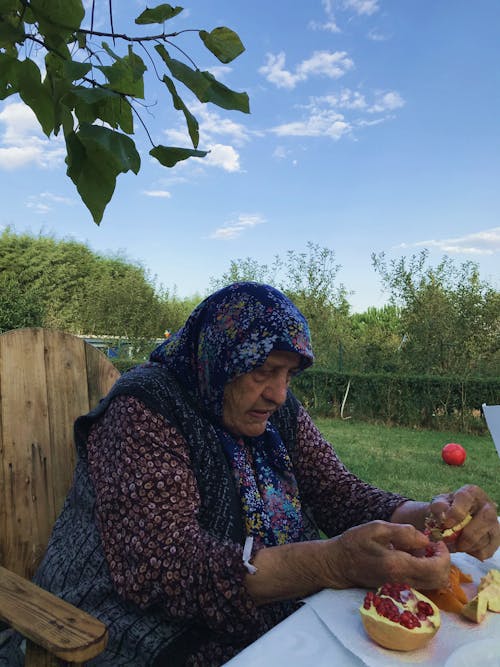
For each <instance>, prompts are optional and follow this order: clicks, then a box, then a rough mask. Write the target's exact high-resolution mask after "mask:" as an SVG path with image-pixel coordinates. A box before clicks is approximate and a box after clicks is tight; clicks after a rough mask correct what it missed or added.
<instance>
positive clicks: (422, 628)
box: [359, 584, 441, 651]
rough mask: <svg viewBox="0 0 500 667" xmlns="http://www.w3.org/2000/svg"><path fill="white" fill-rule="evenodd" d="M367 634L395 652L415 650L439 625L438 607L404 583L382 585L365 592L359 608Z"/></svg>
mask: <svg viewBox="0 0 500 667" xmlns="http://www.w3.org/2000/svg"><path fill="white" fill-rule="evenodd" d="M359 611H360V613H361V619H362V621H363V625H364V627H365V630H366V632H367V633H368V635H369V636H370V637H371V638H372V639H373V641H375V642H376V643H377V644H380V646H383V647H384V648H389V649H392V650H394V651H414V650H415V649H418V648H422V647H423V646H425V645H426V644H427V643H428V642H429V641H430V640H431V639H432V638H433V637H434V635H435V634H436V632H437V631H438V630H439V627H440V625H441V616H440V613H439V609H438V608H437V606H436V605H435V604H434V603H433V602H431V600H429V599H428V598H427V597H425V595H422V593H419V592H418V591H416V590H414V589H413V588H410V586H408V585H406V584H384V585H383V586H381V587H380V588H379V589H378V590H377V591H376V592H373V591H368V593H367V594H366V595H365V599H364V601H363V605H362V606H361V607H360V610H359Z"/></svg>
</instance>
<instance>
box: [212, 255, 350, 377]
mask: <svg viewBox="0 0 500 667" xmlns="http://www.w3.org/2000/svg"><path fill="white" fill-rule="evenodd" d="M340 268H341V267H340V265H338V264H336V262H335V253H334V251H333V250H331V249H329V248H321V247H320V246H319V245H316V244H314V243H311V242H309V243H308V244H307V252H301V253H298V252H296V251H294V250H289V251H288V252H287V253H286V256H285V257H284V258H283V257H280V256H279V255H276V256H275V258H274V261H273V263H272V265H271V266H268V265H267V264H258V263H257V262H256V261H255V260H253V259H251V258H249V257H247V258H246V259H238V260H232V261H231V264H230V268H229V271H227V272H226V273H224V274H222V276H221V277H220V278H212V279H211V286H212V288H213V289H217V288H220V287H223V286H224V285H227V284H229V283H231V282H234V281H237V280H255V281H257V282H264V283H268V284H270V285H273V286H274V287H276V288H278V289H280V290H281V291H283V292H284V293H285V294H286V295H287V296H288V297H289V298H290V299H291V300H292V301H293V302H294V303H295V305H296V306H297V307H298V308H300V310H301V311H302V312H303V313H304V315H305V316H306V317H307V319H308V321H309V326H310V329H311V336H312V339H313V345H314V351H315V355H316V361H317V363H318V364H321V365H326V366H331V365H332V364H334V363H336V360H337V354H338V346H339V343H340V341H341V340H342V339H343V338H346V337H347V336H348V315H349V303H348V301H347V292H346V290H345V288H344V286H343V285H342V284H337V282H336V281H337V274H338V271H339V270H340Z"/></svg>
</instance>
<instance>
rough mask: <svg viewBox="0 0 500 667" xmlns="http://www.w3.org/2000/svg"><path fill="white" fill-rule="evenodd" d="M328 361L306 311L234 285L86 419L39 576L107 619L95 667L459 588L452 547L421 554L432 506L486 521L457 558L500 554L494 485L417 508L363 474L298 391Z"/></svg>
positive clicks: (210, 652)
mask: <svg viewBox="0 0 500 667" xmlns="http://www.w3.org/2000/svg"><path fill="white" fill-rule="evenodd" d="M312 362H313V353H312V350H311V343H310V336H309V330H308V326H307V323H306V321H305V319H304V317H303V316H302V314H301V313H300V312H299V311H298V310H297V308H296V307H295V306H294V305H293V304H292V303H291V301H290V300H289V299H287V298H286V297H285V296H284V295H283V294H282V293H281V292H279V291H277V290H276V289H274V288H272V287H270V286H268V285H260V284H257V283H250V282H247V283H235V284H233V285H230V286H229V287H226V288H224V289H222V290H220V291H218V292H216V293H215V294H213V295H212V296H210V297H208V298H207V299H206V300H205V301H203V302H202V303H201V304H200V305H199V306H198V307H197V308H196V309H195V310H194V311H193V313H192V314H191V316H190V317H189V319H188V320H187V322H186V324H185V326H184V327H183V328H182V329H181V330H180V331H179V332H178V333H177V334H175V335H172V336H170V337H169V338H168V339H167V340H166V341H164V342H163V343H162V344H161V345H160V346H159V347H158V348H157V349H156V350H155V351H154V352H153V353H152V355H151V359H150V362H149V363H147V364H145V365H142V366H140V367H137V368H135V369H133V370H132V371H130V372H128V373H126V374H124V375H123V376H122V377H121V378H120V379H119V380H118V382H117V383H116V385H115V386H114V388H113V389H112V391H111V392H110V394H109V395H108V396H107V397H106V399H104V400H103V401H102V402H101V404H100V405H99V406H98V407H97V408H96V409H95V410H94V411H93V412H91V413H89V414H88V415H86V416H84V417H81V418H79V419H78V420H77V422H76V425H75V434H76V443H77V448H78V464H77V470H76V474H75V481H74V485H73V488H72V490H71V492H70V494H69V496H68V499H67V502H66V504H65V507H64V509H63V512H62V514H61V516H60V518H59V520H58V522H57V524H56V526H55V529H54V533H53V536H52V538H51V541H50V544H49V547H48V550H47V554H46V557H45V559H44V561H43V563H42V565H41V567H40V569H39V571H38V573H37V576H36V581H37V582H38V583H39V584H40V585H42V586H44V587H45V588H47V589H49V590H51V591H53V592H55V593H57V594H58V595H60V596H61V597H63V598H66V599H68V600H70V601H71V602H73V603H74V604H76V605H78V606H80V607H82V608H84V609H87V610H88V611H90V612H91V613H92V614H94V615H96V616H98V617H99V618H100V619H102V620H103V621H104V622H105V623H106V624H107V626H108V629H109V635H110V640H109V645H108V648H107V650H106V651H105V652H104V653H103V654H102V655H101V656H100V657H99V658H97V659H96V660H94V661H93V662H92V663H91V664H92V665H110V666H111V665H113V666H116V665H130V666H134V667H137V666H139V665H146V666H149V665H169V667H170V666H172V665H221V664H223V663H224V662H225V661H227V660H228V659H229V658H231V657H232V656H233V655H235V654H236V653H237V652H238V651H240V650H241V649H242V648H243V647H244V646H246V645H248V644H249V643H250V642H252V641H254V640H255V639H256V638H257V637H259V636H260V635H261V634H262V633H264V632H265V631H266V630H268V629H270V628H271V627H272V626H273V625H275V624H276V623H277V622H279V621H280V620H282V619H283V618H285V616H286V615H288V614H289V613H290V612H291V611H293V610H294V609H295V608H296V607H297V604H298V602H297V601H298V600H299V599H300V598H301V597H302V596H304V595H307V594H310V593H313V592H315V591H318V590H320V589H322V588H324V587H332V588H345V587H350V586H375V585H377V584H381V583H382V582H384V581H406V582H408V583H410V584H412V585H415V586H418V587H421V588H434V587H437V586H440V585H443V584H444V583H445V582H446V581H447V577H448V572H449V562H450V561H449V553H448V551H447V549H446V547H445V546H444V545H443V544H442V543H438V544H437V545H436V547H435V549H434V552H433V555H432V556H430V557H427V558H424V557H419V556H418V553H419V552H420V553H422V550H423V549H425V547H426V546H428V538H427V537H426V536H425V535H424V533H423V532H422V531H421V529H422V528H423V527H424V519H425V517H426V515H428V514H429V512H433V513H439V514H441V515H442V516H443V517H444V521H445V524H446V525H447V526H450V525H454V524H455V523H456V522H457V521H459V520H461V519H462V518H463V517H464V516H465V515H466V514H467V513H468V512H471V513H472V514H473V517H474V518H473V520H472V521H471V523H470V524H469V525H468V526H467V528H466V529H465V530H464V532H463V535H462V537H461V538H460V541H459V543H458V548H459V549H462V550H466V551H468V552H469V553H471V554H473V555H475V556H476V557H478V558H486V557H488V556H490V555H491V554H492V553H493V552H494V551H495V549H496V548H497V547H498V545H499V543H500V538H499V529H498V523H497V520H496V510H495V507H494V504H493V503H492V502H491V501H490V500H489V499H488V497H487V496H486V494H485V493H484V492H483V491H482V490H481V489H479V488H477V487H472V486H468V487H464V488H462V489H460V490H458V491H457V492H455V493H454V494H449V495H446V496H442V497H439V498H437V499H435V500H434V501H432V502H431V503H424V502H415V501H411V500H408V499H406V498H403V497H401V496H399V495H396V494H393V493H387V492H385V491H382V490H380V489H377V488H374V487H373V486H371V485H369V484H366V483H365V482H363V481H361V480H360V479H358V478H357V477H356V476H355V475H353V474H352V473H350V472H349V471H348V470H347V469H346V468H345V467H344V466H343V464H342V463H341V462H340V460H339V459H338V457H337V456H336V454H335V451H334V450H333V448H332V447H331V445H330V444H329V443H328V442H326V441H325V440H324V438H323V437H322V435H321V434H320V432H319V431H318V429H317V428H316V427H315V426H314V424H313V422H312V421H311V418H310V417H309V415H308V414H307V412H306V411H305V410H304V408H303V407H302V406H301V405H300V404H299V402H298V401H297V400H296V399H295V398H294V396H293V394H292V393H291V392H290V390H289V384H290V381H291V379H292V378H293V377H294V375H296V374H297V373H300V372H301V371H303V370H304V369H305V368H307V367H308V366H310V365H311V364H312ZM319 530H322V531H323V532H324V533H326V535H328V536H329V539H320V533H319Z"/></svg>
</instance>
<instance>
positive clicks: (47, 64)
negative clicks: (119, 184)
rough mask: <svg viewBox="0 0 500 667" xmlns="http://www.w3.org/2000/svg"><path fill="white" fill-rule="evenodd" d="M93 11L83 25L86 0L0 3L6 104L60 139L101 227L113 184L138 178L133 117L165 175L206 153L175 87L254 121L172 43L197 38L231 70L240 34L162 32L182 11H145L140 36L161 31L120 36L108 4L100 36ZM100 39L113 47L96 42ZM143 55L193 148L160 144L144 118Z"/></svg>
mask: <svg viewBox="0 0 500 667" xmlns="http://www.w3.org/2000/svg"><path fill="white" fill-rule="evenodd" d="M96 4H97V0H93V2H92V4H91V11H90V12H89V14H88V15H87V16H86V15H85V9H84V6H83V2H82V0H1V1H0V99H5V98H7V97H9V96H10V95H13V94H15V93H17V94H19V96H20V97H21V100H22V101H23V102H24V103H25V104H26V105H27V106H28V107H30V108H31V109H32V110H33V112H34V113H35V115H36V117H37V119H38V121H39V123H40V126H41V128H42V130H43V132H44V133H45V134H46V135H47V137H50V136H51V135H54V136H57V135H58V134H59V133H60V132H61V130H62V132H63V135H64V139H65V142H66V151H67V156H66V164H67V175H68V176H69V177H70V178H71V180H72V181H73V183H74V184H75V186H76V188H77V190H78V193H79V195H80V197H81V198H82V200H83V202H84V204H85V205H86V206H87V208H88V209H89V211H90V212H91V214H92V217H93V219H94V221H95V222H96V223H97V224H99V223H100V221H101V220H102V216H103V214H104V210H105V208H106V205H107V204H108V202H109V201H110V199H111V198H112V196H113V192H114V189H115V185H116V178H117V176H118V175H119V174H120V173H124V172H127V171H132V172H133V173H135V174H137V173H138V172H139V170H140V166H141V160H140V157H139V153H138V152H137V149H136V146H135V143H134V141H133V140H132V139H131V138H130V137H131V136H133V135H135V127H134V116H135V117H136V119H137V120H138V121H139V123H140V124H141V125H142V127H143V129H144V130H145V132H146V134H147V136H148V138H149V140H150V141H151V145H152V148H151V150H150V151H149V154H150V155H151V156H152V157H154V158H155V159H156V160H158V161H159V162H160V164H162V165H163V166H166V167H172V166H174V165H175V164H176V163H177V162H179V161H180V160H185V159H186V158H189V157H204V156H205V155H206V154H207V152H206V151H201V150H198V143H199V127H198V121H197V120H196V118H195V116H194V115H193V114H192V113H191V112H190V110H189V109H188V107H187V106H186V104H185V102H184V101H183V99H182V97H181V95H180V93H179V92H178V90H177V87H176V84H175V83H174V79H175V80H176V81H177V82H180V83H181V84H183V86H185V87H186V88H187V89H188V90H190V91H191V92H192V93H193V94H194V95H195V96H196V97H197V99H198V100H199V101H200V102H202V103H207V102H211V103H212V104H216V105H217V106H219V107H221V108H223V109H227V110H238V111H242V112H244V113H248V112H249V102H248V96H247V94H246V93H240V92H235V91H233V90H231V89H229V88H227V87H226V86H225V85H223V84H222V83H220V82H219V81H217V80H216V79H215V77H214V76H213V75H212V74H211V73H210V72H208V71H200V69H198V67H197V65H196V64H195V63H194V61H193V59H192V57H191V56H190V55H189V54H188V53H187V52H186V51H185V49H184V48H181V47H180V46H178V45H177V43H176V39H177V38H178V36H179V35H181V34H186V33H197V34H198V36H199V38H200V40H201V44H203V45H204V47H206V48H207V49H208V50H209V51H210V52H211V53H212V54H213V55H214V56H215V57H216V58H217V60H218V61H219V62H222V63H224V64H226V63H229V62H231V61H233V60H234V59H235V58H237V57H238V56H239V55H240V54H241V53H242V52H243V51H244V46H243V44H242V43H241V40H240V38H239V37H238V35H237V34H236V33H235V32H234V31H232V30H230V29H229V28H226V27H218V28H215V29H213V30H212V31H211V32H207V31H206V30H195V29H184V30H176V31H172V32H166V31H165V23H166V22H167V21H169V20H171V19H173V18H175V17H176V16H177V15H178V14H180V12H182V11H183V8H182V7H172V6H171V5H169V4H160V5H158V6H156V7H153V8H147V9H145V10H144V11H143V12H142V13H141V14H140V15H139V16H138V17H137V18H136V19H135V26H134V28H137V26H139V27H141V28H142V27H144V26H151V25H153V26H154V25H159V26H160V28H158V29H157V30H156V32H153V34H140V35H131V34H130V35H129V34H118V33H117V32H116V31H115V30H114V26H113V14H112V3H111V0H109V3H106V6H107V7H109V20H110V30H109V31H108V32H102V31H100V30H97V29H96V28H95V26H94V14H95V10H96ZM84 19H86V20H87V24H86V26H85V27H84V26H83V25H82V22H83V21H84ZM99 38H104V39H106V40H108V41H102V42H100V43H98V39H99ZM109 40H111V42H112V46H110V44H109ZM150 45H152V47H153V48H151V47H150ZM166 47H168V48H173V49H175V51H176V55H177V56H180V57H182V60H178V59H176V58H173V57H172V56H171V55H170V53H169V51H167V48H166ZM139 48H140V49H141V53H142V55H143V56H145V60H146V62H147V63H148V65H150V66H151V68H152V71H153V73H154V76H156V77H157V78H158V79H159V80H160V81H161V82H162V83H163V84H164V85H165V93H166V94H167V96H168V97H169V98H170V100H171V105H172V106H173V107H174V108H175V109H176V110H178V111H180V112H181V113H182V114H183V115H184V118H185V121H186V125H187V129H188V133H189V137H190V139H191V143H192V146H193V147H192V148H179V147H173V146H162V145H155V144H154V142H153V140H152V138H151V136H150V134H149V132H148V129H147V127H146V125H145V123H144V121H143V119H142V117H141V115H140V113H139V109H140V108H142V107H144V106H145V105H146V104H147V102H146V101H143V100H145V78H144V75H145V72H146V71H147V66H146V64H145V62H144V60H143V59H142V58H141V56H140V55H138V53H137V50H138V49H139ZM41 62H42V63H43V64H42V65H41V66H40V63H41ZM41 70H43V74H42V71H41ZM167 72H168V74H167Z"/></svg>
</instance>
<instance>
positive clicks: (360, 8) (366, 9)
mask: <svg viewBox="0 0 500 667" xmlns="http://www.w3.org/2000/svg"><path fill="white" fill-rule="evenodd" d="M342 4H343V7H344V8H345V9H347V10H349V9H351V10H352V11H354V12H355V13H356V14H359V15H360V16H361V15H365V16H371V15H372V14H375V13H376V12H378V10H379V9H380V7H379V4H378V0H343V3H342Z"/></svg>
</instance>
